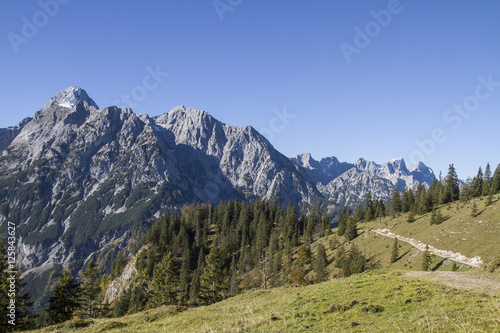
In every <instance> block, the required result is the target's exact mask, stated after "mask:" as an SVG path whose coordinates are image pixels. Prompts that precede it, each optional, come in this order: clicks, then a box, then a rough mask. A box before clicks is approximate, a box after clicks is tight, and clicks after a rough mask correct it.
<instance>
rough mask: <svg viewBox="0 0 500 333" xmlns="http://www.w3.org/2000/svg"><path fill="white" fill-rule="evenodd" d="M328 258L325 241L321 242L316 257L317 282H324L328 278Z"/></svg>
mask: <svg viewBox="0 0 500 333" xmlns="http://www.w3.org/2000/svg"><path fill="white" fill-rule="evenodd" d="M327 265H328V259H327V257H326V250H325V247H324V246H323V243H321V242H319V244H318V248H317V253H316V258H315V259H314V272H315V273H316V282H323V281H326V280H327V279H328V271H327Z"/></svg>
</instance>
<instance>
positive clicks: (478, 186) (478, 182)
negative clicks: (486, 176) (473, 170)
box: [472, 167, 483, 198]
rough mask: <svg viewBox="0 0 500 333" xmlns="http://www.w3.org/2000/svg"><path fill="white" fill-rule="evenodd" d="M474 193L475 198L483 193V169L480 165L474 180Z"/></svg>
mask: <svg viewBox="0 0 500 333" xmlns="http://www.w3.org/2000/svg"><path fill="white" fill-rule="evenodd" d="M472 194H473V196H474V197H475V198H477V197H480V196H481V195H482V194H483V170H482V169H481V167H479V170H478V171H477V175H476V177H474V179H473V181H472Z"/></svg>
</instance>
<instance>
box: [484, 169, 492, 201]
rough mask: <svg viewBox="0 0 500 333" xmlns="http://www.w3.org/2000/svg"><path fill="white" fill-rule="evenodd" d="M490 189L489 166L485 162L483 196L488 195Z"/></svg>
mask: <svg viewBox="0 0 500 333" xmlns="http://www.w3.org/2000/svg"><path fill="white" fill-rule="evenodd" d="M490 189H491V167H490V163H488V164H486V169H484V177H483V196H486V195H489V194H490V192H491V191H490Z"/></svg>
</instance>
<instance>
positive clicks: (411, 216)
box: [406, 207, 416, 223]
mask: <svg viewBox="0 0 500 333" xmlns="http://www.w3.org/2000/svg"><path fill="white" fill-rule="evenodd" d="M415 210H416V209H415V208H414V207H412V208H411V209H410V211H409V212H408V217H407V219H406V221H407V222H408V223H413V222H415Z"/></svg>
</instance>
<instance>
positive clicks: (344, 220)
mask: <svg viewBox="0 0 500 333" xmlns="http://www.w3.org/2000/svg"><path fill="white" fill-rule="evenodd" d="M349 214H350V213H349V208H347V213H344V208H342V210H341V211H340V216H339V227H338V229H337V235H339V236H344V233H345V229H346V227H347V218H348V216H349Z"/></svg>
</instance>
